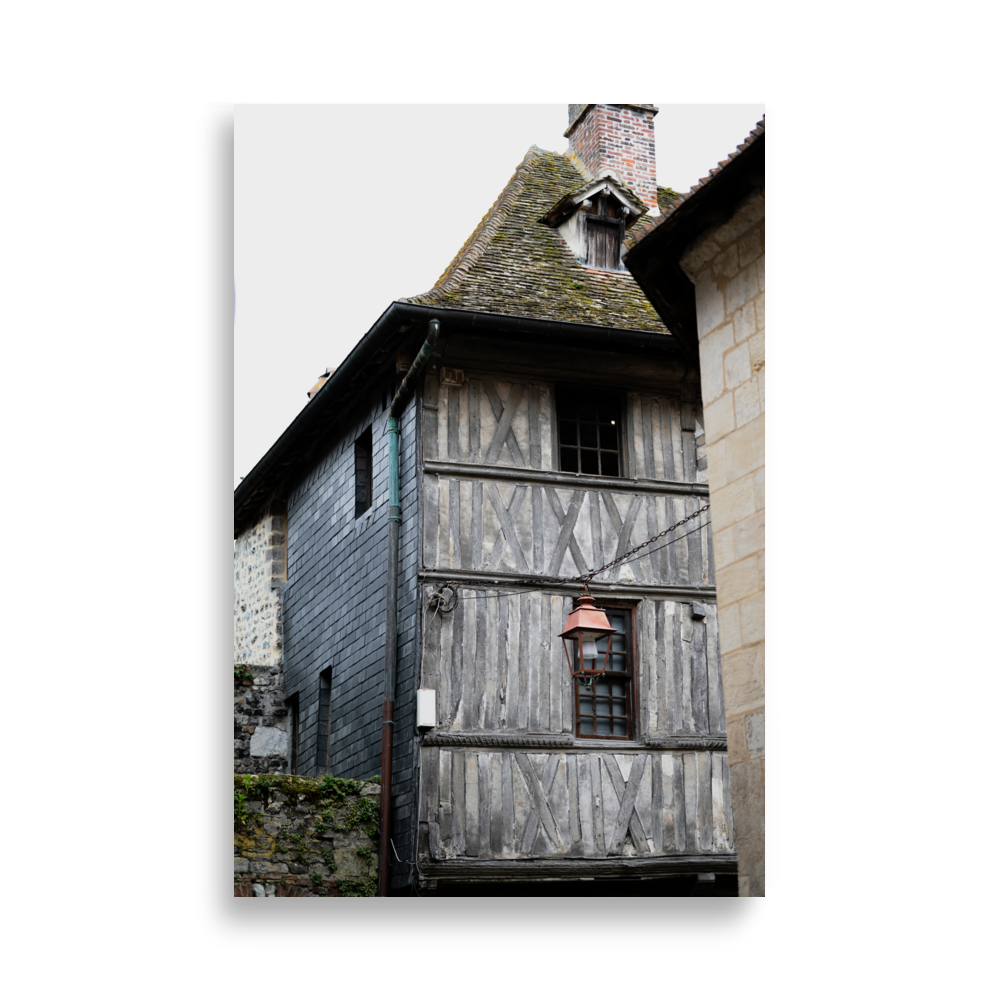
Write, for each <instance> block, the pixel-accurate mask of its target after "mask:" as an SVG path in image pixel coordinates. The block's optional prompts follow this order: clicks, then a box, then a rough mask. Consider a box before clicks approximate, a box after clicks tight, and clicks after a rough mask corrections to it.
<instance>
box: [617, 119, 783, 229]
mask: <svg viewBox="0 0 1000 1000" xmlns="http://www.w3.org/2000/svg"><path fill="white" fill-rule="evenodd" d="M763 134H764V119H763V118H761V120H760V121H759V122H757V126H756V127H755V128H754V129H752V130H751V132H750V134H749V135H748V136H747V137H746V139H744V140H743V142H741V143H740V144H739V145H738V146H737V147H736V151H735V152H733V153H730V154H729V156H727V157H726V158H725V159H724V160H720V161H719V165H718V166H717V167H712V169H711V170H709V172H708V176H707V177H702V179H701V180H700V181H698V183H697V184H695V185H694V187H692V188H691V190H690V191H688V192H687V194H679V195H677V196H676V198H674V200H673V202H672V203H671V204H670V205H669V206H668V207H666V208H664V206H663V203H662V201H661V202H660V211H661V212H662V213H663V214H662V215H661V216H660V218H658V219H653V220H652V224H651V225H649V224H647V225H646V227H645V230H644V231H643V234H641V235H645V233H648V232H650V231H651V230H653V229H656V228H657V227H658V226H662V225H663V223H665V222H666V221H667V219H669V218H670V216H671V215H673V213H674V212H676V211H677V209H678V208H680V207H681V205H683V204H684V202H686V201H688V200H689V199H690V198H691V197H692V196H693V195H695V194H697V193H698V192H699V191H701V190H702V189H704V188H705V187H707V186H709V185H711V183H712V180H713V178H715V176H716V175H717V174H718V173H719V172H720V171H722V170H723V169H724V168H725V167H727V166H728V165H729V164H730V163H732V162H733V161H734V160H736V159H737V158H738V157H739V155H740V154H741V153H742V152H744V151H745V150H746V149H747V148H749V147H750V146H751V145H752V144H753V143H754V142H755V141H756V140H757V139H759V138H760V137H761V136H762V135H763ZM660 190H661V189H660V188H657V192H659V191H660ZM642 221H645V220H642ZM635 228H636V229H638V228H639V227H638V226H636V227H635ZM637 242H638V236H636V237H634V238H633V239H632V240H626V243H628V245H629V246H634V245H635V244H636V243H637Z"/></svg>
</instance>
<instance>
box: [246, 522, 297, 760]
mask: <svg viewBox="0 0 1000 1000" xmlns="http://www.w3.org/2000/svg"><path fill="white" fill-rule="evenodd" d="M285 528H286V518H285V513H284V509H283V508H282V509H280V511H277V512H276V511H275V510H272V511H271V512H270V513H268V514H267V515H266V516H265V517H264V518H262V519H261V520H260V521H258V522H257V523H256V524H255V525H253V526H252V527H251V528H249V529H248V530H247V531H245V532H244V533H243V534H242V535H241V536H240V537H239V538H238V539H237V540H236V544H235V546H234V549H233V564H234V587H233V593H234V603H233V770H234V771H236V772H237V773H238V774H244V773H248V772H249V773H271V774H276V773H282V772H284V771H285V770H287V768H288V752H289V751H288V748H289V734H288V711H287V709H286V708H285V704H284V701H285V695H284V675H283V673H282V666H283V656H282V650H281V646H282V642H281V637H282V625H281V592H282V588H283V587H284V585H285V583H286V582H287V580H288V568H287V567H288V562H287V534H286V530H285Z"/></svg>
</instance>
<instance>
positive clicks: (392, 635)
mask: <svg viewBox="0 0 1000 1000" xmlns="http://www.w3.org/2000/svg"><path fill="white" fill-rule="evenodd" d="M440 333H441V322H440V320H437V319H432V320H431V321H430V322H429V323H428V324H427V339H426V340H425V341H424V343H423V346H422V347H421V348H420V350H419V351H418V352H417V356H416V357H415V358H414V359H413V364H411V365H410V369H409V371H408V372H407V373H406V375H404V376H403V383H402V385H400V387H399V391H398V392H397V393H396V395H395V397H394V398H393V400H392V403H391V404H390V406H389V424H388V428H387V430H388V434H389V561H388V576H387V580H386V589H385V699H384V701H383V703H382V763H381V768H380V773H381V776H382V800H381V804H380V813H379V849H378V894H379V895H380V896H388V895H389V851H390V844H391V841H390V833H391V826H390V822H391V818H392V742H393V739H392V731H393V728H394V724H395V720H394V719H393V713H394V708H395V699H396V600H397V590H398V578H399V525H400V521H401V520H402V517H401V515H400V504H399V419H400V417H401V416H402V415H403V411H404V410H405V409H406V404H407V403H408V402H409V400H410V397H411V396H412V395H413V392H414V389H415V388H416V386H417V381H418V379H419V378H420V374H421V372H423V370H424V368H425V367H426V365H427V362H428V361H429V360H430V357H431V355H432V354H433V353H434V348H435V347H437V343H438V337H439V335H440ZM320 391H322V390H320Z"/></svg>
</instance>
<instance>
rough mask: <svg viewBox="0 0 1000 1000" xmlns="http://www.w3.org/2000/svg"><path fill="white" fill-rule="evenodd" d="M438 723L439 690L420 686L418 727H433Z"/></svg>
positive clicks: (418, 693) (418, 692) (418, 694)
mask: <svg viewBox="0 0 1000 1000" xmlns="http://www.w3.org/2000/svg"><path fill="white" fill-rule="evenodd" d="M436 725H437V691H435V690H434V689H433V688H420V690H418V691H417V728H418V729H432V728H433V727H434V726H436Z"/></svg>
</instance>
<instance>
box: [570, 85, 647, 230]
mask: <svg viewBox="0 0 1000 1000" xmlns="http://www.w3.org/2000/svg"><path fill="white" fill-rule="evenodd" d="M658 110H659V109H658V108H655V107H654V106H653V105H652V104H571V105H570V106H569V128H568V129H566V131H565V132H564V133H563V135H565V136H566V138H567V139H569V145H570V148H569V150H568V152H569V154H570V155H571V156H572V155H573V154H574V153H575V154H576V156H577V157H579V159H580V161H581V162H582V163H583V165H584V167H586V169H587V170H588V171H589V172H590V174H591V176H593V177H600V176H601V175H602V174H604V173H606V172H607V171H608V170H612V171H614V172H615V173H616V174H617V175H618V176H619V177H620V178H621V179H622V180H623V181H624V182H625V183H626V184H627V185H628V186H629V187H630V188H631V189H632V190H633V191H634V192H635V193H636V194H637V195H638V196H639V197H640V198H641V199H642V202H643V204H644V205H645V206H646V207H647V208H648V209H650V211H651V213H652V214H653V215H659V214H660V211H659V207H658V205H657V202H656V144H655V142H654V140H653V116H654V115H655V114H656V112H657V111H658Z"/></svg>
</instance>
